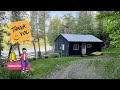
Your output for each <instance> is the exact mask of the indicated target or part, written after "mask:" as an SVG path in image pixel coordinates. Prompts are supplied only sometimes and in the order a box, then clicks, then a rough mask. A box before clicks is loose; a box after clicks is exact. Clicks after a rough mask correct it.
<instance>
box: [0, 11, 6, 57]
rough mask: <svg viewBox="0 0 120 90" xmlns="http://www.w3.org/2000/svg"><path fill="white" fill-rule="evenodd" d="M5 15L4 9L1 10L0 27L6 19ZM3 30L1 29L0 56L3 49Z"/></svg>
mask: <svg viewBox="0 0 120 90" xmlns="http://www.w3.org/2000/svg"><path fill="white" fill-rule="evenodd" d="M4 16H5V12H4V11H0V22H1V23H0V29H1V26H2V21H3V20H4ZM2 33H3V30H0V58H1V51H2V50H3V45H2V43H3V34H2Z"/></svg>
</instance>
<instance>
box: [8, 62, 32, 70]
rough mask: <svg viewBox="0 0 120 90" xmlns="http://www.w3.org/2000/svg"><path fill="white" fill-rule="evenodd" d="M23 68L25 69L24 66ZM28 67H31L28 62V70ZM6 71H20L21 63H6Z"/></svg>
mask: <svg viewBox="0 0 120 90" xmlns="http://www.w3.org/2000/svg"><path fill="white" fill-rule="evenodd" d="M24 64H25V63H24ZM24 66H25V67H26V64H25V65H24ZM30 67H31V64H30V62H29V63H28V69H30ZM7 69H8V70H22V62H20V61H16V62H8V63H7Z"/></svg>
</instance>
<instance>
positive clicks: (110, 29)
mask: <svg viewBox="0 0 120 90" xmlns="http://www.w3.org/2000/svg"><path fill="white" fill-rule="evenodd" d="M97 18H98V19H103V22H104V25H105V26H106V27H105V29H104V30H105V32H106V33H108V34H109V38H110V44H111V46H113V47H120V27H119V26H120V11H103V12H102V13H101V14H99V15H98V16H97Z"/></svg>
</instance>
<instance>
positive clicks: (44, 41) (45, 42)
mask: <svg viewBox="0 0 120 90" xmlns="http://www.w3.org/2000/svg"><path fill="white" fill-rule="evenodd" d="M45 36H46V35H45V13H44V45H45V53H46V51H47V50H46V38H45Z"/></svg>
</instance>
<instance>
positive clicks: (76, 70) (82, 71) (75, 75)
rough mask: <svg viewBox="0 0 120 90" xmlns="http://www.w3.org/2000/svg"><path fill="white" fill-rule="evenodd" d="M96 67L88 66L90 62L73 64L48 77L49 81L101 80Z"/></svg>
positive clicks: (82, 61)
mask: <svg viewBox="0 0 120 90" xmlns="http://www.w3.org/2000/svg"><path fill="white" fill-rule="evenodd" d="M100 78H101V77H100V75H99V74H98V73H97V71H96V69H95V67H93V66H89V65H88V60H79V61H76V62H71V63H70V65H69V66H68V67H66V68H64V69H62V70H60V71H56V72H54V73H52V74H50V75H48V76H47V79H100Z"/></svg>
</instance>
